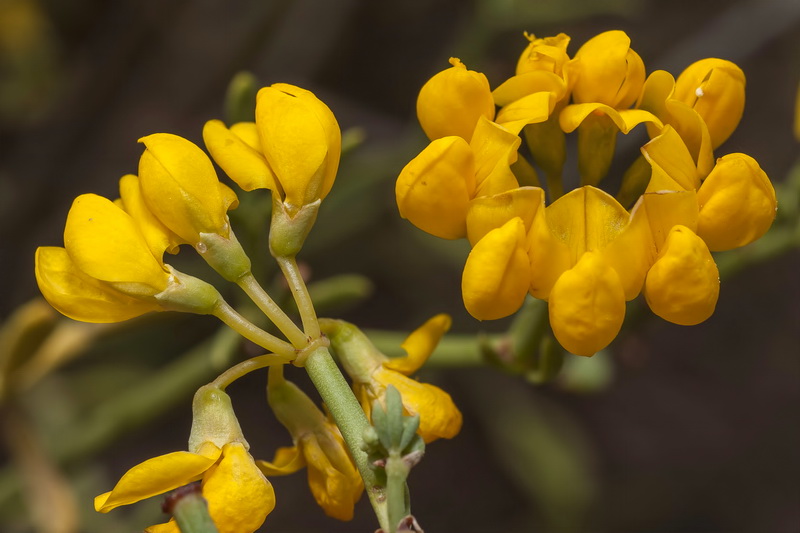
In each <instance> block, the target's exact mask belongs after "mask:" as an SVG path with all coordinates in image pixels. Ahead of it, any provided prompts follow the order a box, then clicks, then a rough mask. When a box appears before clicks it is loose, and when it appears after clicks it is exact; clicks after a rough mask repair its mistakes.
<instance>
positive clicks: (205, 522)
mask: <svg viewBox="0 0 800 533" xmlns="http://www.w3.org/2000/svg"><path fill="white" fill-rule="evenodd" d="M165 508H166V509H167V511H168V512H170V513H172V515H173V516H174V517H175V521H176V522H177V523H178V528H180V530H181V533H219V530H218V529H217V526H216V525H215V524H214V521H213V520H212V519H211V515H210V514H209V513H208V503H207V502H206V500H205V498H203V495H202V494H201V492H200V485H199V483H193V484H191V485H186V486H184V487H181V488H179V489H176V490H175V491H174V492H173V493H172V494H170V495H169V496H168V497H167V501H166V504H165Z"/></svg>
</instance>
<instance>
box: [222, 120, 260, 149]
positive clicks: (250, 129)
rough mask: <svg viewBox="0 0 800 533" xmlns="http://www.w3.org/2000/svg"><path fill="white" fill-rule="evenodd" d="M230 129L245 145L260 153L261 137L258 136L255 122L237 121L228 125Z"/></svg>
mask: <svg viewBox="0 0 800 533" xmlns="http://www.w3.org/2000/svg"><path fill="white" fill-rule="evenodd" d="M230 130H231V133H233V134H234V135H236V136H237V137H238V138H239V139H241V140H242V141H243V142H244V143H245V144H246V145H247V146H249V147H250V148H252V149H253V150H255V151H256V152H258V153H259V154H260V153H261V139H260V138H259V137H258V126H256V123H255V122H237V123H236V124H233V125H232V126H231V127H230Z"/></svg>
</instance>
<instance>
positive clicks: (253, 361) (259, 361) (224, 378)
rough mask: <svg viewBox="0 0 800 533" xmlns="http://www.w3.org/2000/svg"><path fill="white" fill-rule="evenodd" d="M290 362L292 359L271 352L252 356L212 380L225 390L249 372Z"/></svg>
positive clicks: (213, 383)
mask: <svg viewBox="0 0 800 533" xmlns="http://www.w3.org/2000/svg"><path fill="white" fill-rule="evenodd" d="M289 362H290V359H287V358H286V357H282V356H280V355H275V354H271V353H270V354H266V355H259V356H258V357H252V358H250V359H247V360H246V361H242V362H241V363H239V364H238V365H235V366H232V367H231V368H229V369H228V370H226V371H225V372H223V373H222V374H220V375H219V376H218V377H217V379H215V380H214V381H213V382H212V385H214V386H215V387H217V388H220V389H222V390H225V389H226V388H227V387H228V385H230V384H231V383H233V382H234V381H236V380H237V379H239V378H240V377H242V376H244V375H246V374H249V373H250V372H252V371H254V370H258V369H260V368H264V367H267V366H273V365H278V366H283V365H285V364H286V363H289Z"/></svg>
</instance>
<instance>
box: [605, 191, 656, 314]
mask: <svg viewBox="0 0 800 533" xmlns="http://www.w3.org/2000/svg"><path fill="white" fill-rule="evenodd" d="M657 253H658V251H657V250H656V245H655V242H654V240H653V234H652V231H651V229H650V222H649V219H648V216H647V208H646V206H645V203H644V199H643V198H641V197H640V199H639V201H638V202H636V205H634V206H633V209H632V210H631V216H630V222H629V223H628V225H627V226H626V227H625V229H623V230H622V231H621V232H620V234H619V235H618V236H617V237H616V238H615V239H614V240H613V241H612V242H611V243H610V244H609V245H608V246H606V247H605V248H604V249H603V250H602V254H603V259H604V260H605V262H606V263H607V264H608V266H610V267H611V268H613V269H614V270H615V271H616V273H617V275H618V276H619V280H620V283H621V284H622V289H623V291H624V292H625V300H628V301H630V300H633V299H634V298H636V297H637V296H638V295H639V293H640V292H641V290H642V287H643V286H644V280H645V277H646V276H647V271H648V270H649V269H650V266H651V265H652V264H653V262H654V261H655V259H656V255H657Z"/></svg>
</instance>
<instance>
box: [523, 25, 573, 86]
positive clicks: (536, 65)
mask: <svg viewBox="0 0 800 533" xmlns="http://www.w3.org/2000/svg"><path fill="white" fill-rule="evenodd" d="M526 37H528V39H529V40H530V43H529V44H528V46H527V48H525V50H524V51H523V52H522V54H521V55H520V56H519V60H518V61H517V68H516V73H517V75H520V74H525V73H527V72H535V71H547V72H552V73H554V74H556V75H558V76H562V75H563V69H564V65H566V64H567V62H568V61H569V56H568V55H567V46H568V45H569V36H568V35H567V34H565V33H559V34H558V35H556V36H554V37H544V38H542V39H536V38H535V37H534V36H533V35H526Z"/></svg>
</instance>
